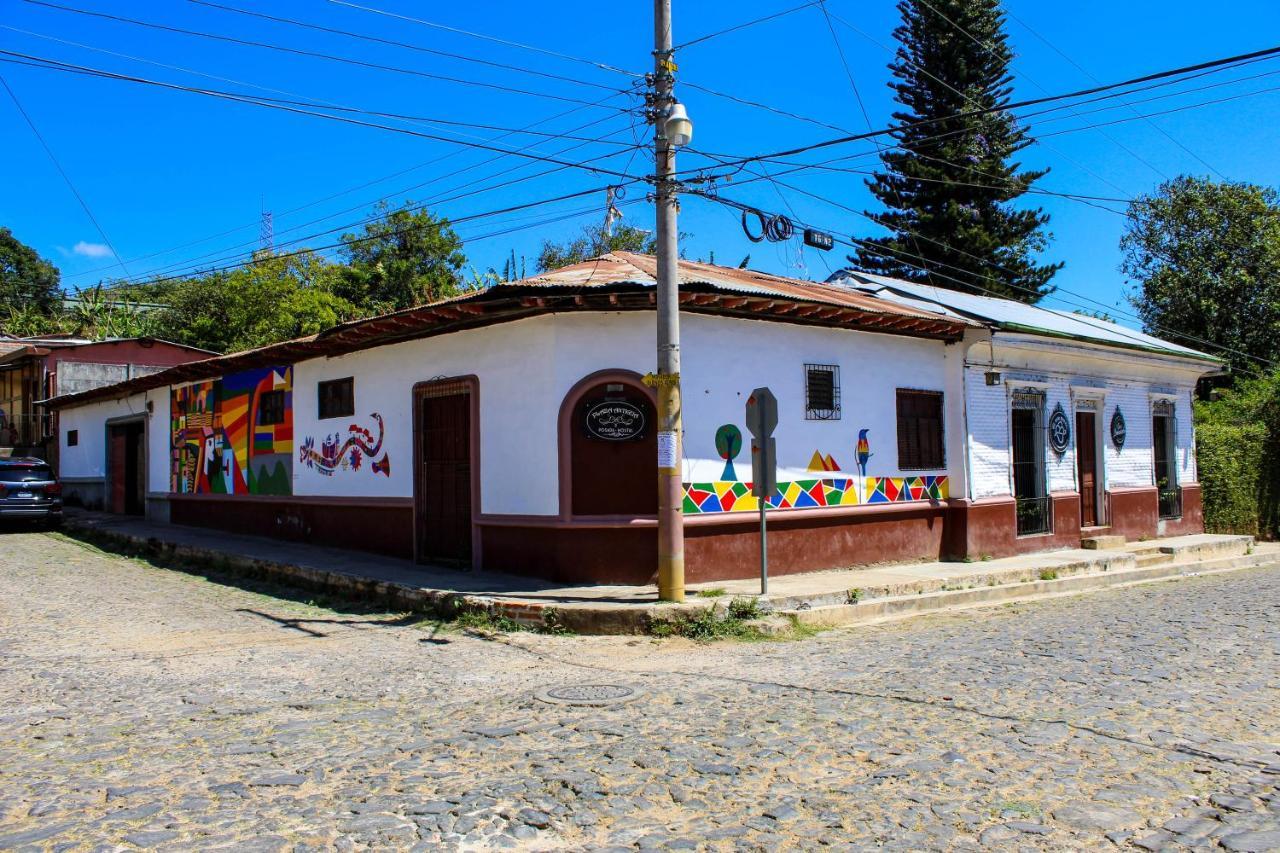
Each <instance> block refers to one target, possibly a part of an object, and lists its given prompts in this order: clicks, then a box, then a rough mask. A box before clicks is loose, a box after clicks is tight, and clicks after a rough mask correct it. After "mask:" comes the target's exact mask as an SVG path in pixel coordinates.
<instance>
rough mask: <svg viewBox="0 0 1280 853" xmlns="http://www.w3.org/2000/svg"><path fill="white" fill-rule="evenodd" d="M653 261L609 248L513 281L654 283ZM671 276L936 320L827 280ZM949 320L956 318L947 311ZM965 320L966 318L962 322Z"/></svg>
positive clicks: (730, 272)
mask: <svg viewBox="0 0 1280 853" xmlns="http://www.w3.org/2000/svg"><path fill="white" fill-rule="evenodd" d="M657 270H658V261H657V258H655V257H654V256H653V255H642V254H639V253H637V252H610V253H609V254H606V255H601V256H600V257H598V258H592V259H591V260H587V261H583V262H582V263H579V264H572V265H570V266H567V267H561V268H560V269H557V270H552V271H551V272H548V273H544V274H542V275H537V276H532V277H530V278H527V279H524V280H523V281H520V282H514V284H516V285H535V286H544V287H545V286H564V285H571V286H578V287H583V286H604V285H609V284H639V285H642V286H646V287H657ZM676 275H677V278H678V279H679V282H680V284H681V286H684V285H703V286H706V287H711V288H714V289H716V290H719V291H722V292H725V293H741V294H745V295H753V296H781V297H785V298H788V299H800V300H804V301H806V302H821V303H824V304H827V305H839V306H842V307H850V308H859V309H862V310H864V311H871V312H874V313H876V314H898V315H902V316H907V317H921V318H925V319H930V320H936V319H939V312H938V311H937V310H926V309H919V308H912V307H908V306H904V305H896V304H894V303H892V302H889V303H886V302H885V301H883V300H878V299H875V298H874V297H867V296H864V295H863V294H861V293H858V292H856V291H851V290H845V289H836V288H832V287H831V286H830V285H828V284H824V283H822V282H815V281H802V280H800V279H795V278H784V277H782V276H778V275H771V274H769V273H764V272H758V271H756V270H749V269H735V268H733V267H722V266H716V265H714V264H704V263H699V262H698V261H686V260H681V261H680V262H679V263H678V264H677V265H676ZM951 319H958V318H956V317H955V316H954V315H952V318H951ZM965 322H966V324H968V321H965Z"/></svg>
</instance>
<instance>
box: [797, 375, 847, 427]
mask: <svg viewBox="0 0 1280 853" xmlns="http://www.w3.org/2000/svg"><path fill="white" fill-rule="evenodd" d="M804 417H805V420H809V421H834V420H839V418H840V368H839V367H838V366H836V365H834V364H806V365H805V366H804Z"/></svg>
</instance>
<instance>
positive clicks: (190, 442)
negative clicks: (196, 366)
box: [169, 367, 293, 495]
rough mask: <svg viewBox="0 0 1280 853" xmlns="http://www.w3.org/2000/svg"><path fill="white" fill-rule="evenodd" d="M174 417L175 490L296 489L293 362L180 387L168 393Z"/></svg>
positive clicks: (262, 491) (260, 491) (247, 491)
mask: <svg viewBox="0 0 1280 853" xmlns="http://www.w3.org/2000/svg"><path fill="white" fill-rule="evenodd" d="M169 418H170V421H169V426H170V436H171V444H170V466H169V488H170V489H171V490H172V491H174V492H178V493H182V494H216V495H288V494H291V493H292V492H293V368H292V367H266V368H260V369H258V370H246V371H244V372H242V373H233V374H229V375H227V376H224V377H222V378H221V379H213V380H209V381H207V382H197V383H195V384H193V385H187V386H184V387H182V388H177V389H175V390H174V391H173V392H172V393H171V394H170V397H169ZM264 421H266V422H265V423H264Z"/></svg>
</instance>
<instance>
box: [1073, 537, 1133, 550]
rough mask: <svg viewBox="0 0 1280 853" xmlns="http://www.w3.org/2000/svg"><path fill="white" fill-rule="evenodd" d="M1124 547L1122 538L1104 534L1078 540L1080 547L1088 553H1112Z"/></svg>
mask: <svg viewBox="0 0 1280 853" xmlns="http://www.w3.org/2000/svg"><path fill="white" fill-rule="evenodd" d="M1124 546H1125V541H1124V537H1123V536H1116V535H1114V534H1104V535H1101V536H1086V537H1084V538H1082V539H1081V540H1080V547H1081V548H1087V549H1089V550H1090V551H1114V550H1119V549H1121V548H1123V547H1124Z"/></svg>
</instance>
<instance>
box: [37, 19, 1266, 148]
mask: <svg viewBox="0 0 1280 853" xmlns="http://www.w3.org/2000/svg"><path fill="white" fill-rule="evenodd" d="M29 1H30V0H29ZM330 2H336V0H330ZM1277 54H1280V46H1277V47H1269V48H1265V49H1263V50H1256V51H1252V52H1250V53H1244V54H1238V55H1235V56H1229V57H1223V58H1220V59H1213V60H1209V61H1206V62H1201V63H1198V64H1196V65H1188V66H1181V67H1179V68H1172V69H1166V70H1163V71H1157V72H1154V73H1151V74H1145V75H1142V76H1140V77H1134V78H1130V79H1128V80H1122V81H1119V82H1116V83H1108V84H1104V85H1101V86H1093V87H1090V88H1087V89H1078V90H1075V91H1072V92H1063V93H1061V94H1057V95H1046V96H1043V97H1039V98H1029V99H1026V100H1022V101H1014V102H1011V103H1007V104H1002V105H1000V106H993V107H984V108H983V109H980V110H971V111H967V112H962V113H956V114H954V115H950V116H945V117H939V118H932V119H924V120H921V121H915V122H906V123H902V124H898V125H896V126H893V127H886V128H880V129H878V130H873V131H869V132H867V133H855V134H849V135H846V136H841V137H837V138H834V139H826V140H822V141H819V142H813V143H809V144H807V145H800V146H796V147H794V148H788V149H785V150H783V151H775V152H771V153H768V154H757V155H753V156H751V157H744V158H741V159H739V160H735V161H732V162H730V163H727V164H726V165H730V166H736V165H738V164H739V163H752V162H758V161H762V160H772V159H778V158H783V157H792V156H795V155H796V154H803V153H805V152H808V151H814V150H818V149H821V148H830V147H833V146H836V145H844V144H847V143H849V142H858V141H861V140H864V139H873V138H875V137H878V136H886V135H892V134H896V133H902V132H904V131H906V130H911V129H913V128H916V127H924V126H927V125H933V124H937V123H939V122H942V121H954V120H957V119H966V118H976V117H979V116H983V115H990V114H991V113H997V112H1009V111H1011V110H1016V109H1023V108H1025V107H1031V106H1039V105H1041V104H1050V103H1056V102H1059V101H1064V100H1069V99H1073V98H1082V97H1086V96H1089V95H1095V94H1098V93H1102V92H1113V91H1114V90H1116V89H1122V88H1125V87H1130V86H1136V85H1138V84H1140V83H1148V82H1151V81H1155V80H1164V79H1168V78H1170V77H1176V76H1181V75H1184V74H1188V73H1191V72H1195V71H1201V70H1205V69H1220V68H1226V67H1229V66H1232V65H1238V64H1241V63H1243V62H1245V61H1248V60H1253V59H1261V58H1270V57H1274V56H1276V55H1277ZM1124 94H1125V93H1115V94H1110V95H1108V97H1123V95H1124ZM1082 129H1087V128H1082Z"/></svg>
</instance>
